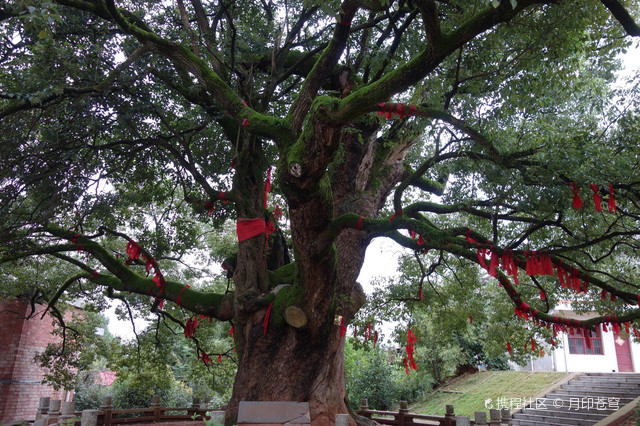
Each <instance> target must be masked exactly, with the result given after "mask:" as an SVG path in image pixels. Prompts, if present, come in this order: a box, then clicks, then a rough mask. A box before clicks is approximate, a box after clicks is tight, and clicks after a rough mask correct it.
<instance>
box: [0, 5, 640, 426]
mask: <svg viewBox="0 0 640 426" xmlns="http://www.w3.org/2000/svg"><path fill="white" fill-rule="evenodd" d="M637 14H638V5H637V3H636V2H631V1H629V2H623V1H621V0H601V1H595V0H589V1H580V2H578V1H567V0H494V1H486V0H477V1H457V0H450V1H440V0H399V1H390V0H361V1H354V0H345V1H343V2H337V1H324V2H314V1H309V0H305V1H290V0H261V1H259V2H258V1H250V0H240V1H228V0H213V1H209V0H189V1H188V2H186V1H184V0H176V1H165V2H156V1H137V2H133V1H128V0H127V1H125V0H122V1H118V2H116V1H114V0H41V1H38V0H18V1H13V2H10V3H7V2H2V3H1V4H0V34H1V37H2V40H3V42H2V44H1V45H0V64H1V69H2V73H1V74H0V120H1V121H0V131H1V134H2V143H1V144H0V154H1V155H0V199H1V204H0V221H1V223H2V225H1V231H0V260H1V261H2V263H1V264H0V265H1V266H0V268H1V269H0V273H2V278H3V279H2V282H3V285H2V287H3V289H2V292H3V295H5V296H8V295H16V294H28V295H30V297H32V298H33V300H41V301H43V302H45V303H46V304H47V305H48V306H49V307H50V308H51V309H54V308H55V306H56V305H57V304H58V302H59V301H61V300H64V298H75V297H83V298H85V299H88V300H90V301H92V302H93V303H95V304H96V306H97V307H101V306H103V304H104V297H107V298H119V299H123V300H127V301H128V303H129V304H130V306H131V307H134V308H137V309H141V310H143V311H146V312H149V311H150V312H152V313H153V314H155V315H158V316H160V317H162V318H163V319H164V320H166V321H170V322H173V323H174V324H177V325H179V326H181V327H183V328H184V335H185V336H186V337H187V338H190V339H192V338H193V337H196V338H197V330H198V325H197V321H200V322H202V321H204V320H206V318H207V317H208V318H210V319H212V320H219V321H229V322H230V324H229V329H230V332H231V333H232V335H233V337H234V342H235V348H227V349H226V350H225V351H220V349H213V350H212V349H207V348H205V347H200V346H198V348H197V349H196V352H197V356H198V357H199V358H200V359H201V360H202V362H203V363H206V364H213V365H215V363H214V361H216V360H215V358H216V356H217V355H220V356H222V355H224V357H225V359H233V360H235V361H236V362H237V363H238V372H237V374H236V379H235V384H234V390H233V396H232V398H231V402H230V404H229V408H228V412H227V413H228V419H227V421H228V422H229V423H230V422H232V421H233V418H234V415H235V414H236V412H237V406H238V402H239V401H241V400H297V401H309V403H310V407H311V415H312V419H313V422H314V423H315V424H319V425H320V424H328V423H330V422H332V421H333V418H334V415H335V414H336V413H344V412H347V410H348V404H347V402H346V394H345V385H344V374H343V373H344V357H343V348H344V330H345V327H346V325H347V324H349V323H350V322H351V321H352V319H353V318H354V315H355V314H356V313H357V312H358V310H359V309H360V307H361V306H362V305H363V303H364V302H365V299H366V297H365V294H364V292H363V291H362V287H361V286H360V284H359V283H357V281H356V280H357V277H358V273H359V271H360V268H361V266H362V262H363V259H364V255H365V251H366V248H367V245H368V244H369V242H370V241H371V240H372V239H373V238H377V237H386V238H389V239H391V240H393V241H395V242H396V243H397V244H399V245H401V246H403V247H406V248H408V249H410V250H413V251H414V252H415V254H416V259H417V260H416V261H417V262H418V263H417V264H416V265H418V266H416V267H417V268H419V270H420V276H421V277H422V278H421V279H419V280H417V281H418V282H415V283H414V285H413V286H412V288H411V290H408V291H406V290H405V294H401V295H397V296H395V297H399V298H413V299H415V300H416V301H417V300H420V299H424V298H425V296H426V297H427V298H428V300H427V301H426V302H428V303H435V302H436V301H438V300H444V301H445V302H446V301H447V299H448V298H450V297H451V296H450V292H449V290H447V286H442V287H440V288H441V290H444V291H441V292H436V291H435V289H436V286H434V292H427V291H426V286H427V285H428V284H433V283H435V282H436V281H438V280H440V282H441V283H442V282H444V281H446V280H449V281H448V282H449V284H450V283H451V282H455V283H456V284H455V285H461V286H464V285H471V286H476V287H477V288H478V291H477V292H476V293H475V294H476V295H477V297H476V296H474V303H476V304H480V305H481V304H486V305H487V306H489V305H490V304H492V303H499V304H505V303H510V304H511V305H512V306H513V307H514V314H513V315H512V316H511V318H507V319H505V321H509V322H510V323H512V324H514V325H515V326H516V327H521V326H522V324H524V322H525V320H529V321H531V323H530V324H532V323H535V324H536V326H537V327H539V328H540V330H548V331H547V332H544V331H541V333H547V334H544V336H546V337H549V336H551V334H552V333H553V332H557V331H559V330H563V329H567V328H572V329H576V330H577V331H578V332H585V331H586V330H589V329H593V328H594V327H598V326H601V324H604V323H608V324H610V325H612V326H613V327H614V328H615V327H623V326H624V328H627V327H628V328H629V332H631V329H632V328H633V327H634V325H638V323H637V322H636V321H637V319H638V318H640V309H638V303H639V302H640V296H639V293H640V290H639V288H640V287H639V284H640V283H639V282H638V280H637V277H636V275H637V273H636V272H637V267H638V260H637V259H638V252H639V250H640V244H639V242H638V234H640V229H639V227H638V218H639V215H640V192H639V190H640V182H638V180H637V179H636V176H635V171H636V170H638V166H639V164H638V161H639V158H638V154H640V152H639V151H638V149H639V148H638V146H639V144H638V135H639V130H640V120H639V115H638V112H639V111H638V100H639V98H638V80H637V78H633V79H630V80H629V81H627V82H625V84H624V85H622V86H617V87H614V86H613V85H612V83H613V82H614V81H615V78H616V70H617V69H618V68H619V59H618V58H619V54H620V53H621V52H623V51H624V50H625V49H626V48H627V47H628V46H629V44H630V43H631V37H637V36H638V35H640V27H638V25H637V24H636V23H635V20H634V16H637ZM592 199H593V201H592ZM233 222H235V231H236V233H237V237H238V238H237V240H238V241H237V244H236V242H235V241H234V242H233V243H229V242H228V240H225V239H224V238H222V237H221V236H220V235H221V234H222V233H224V232H225V230H226V231H229V228H230V227H231V230H233V225H230V224H233ZM214 263H219V264H222V265H223V267H224V268H225V269H226V272H225V273H226V274H227V276H228V277H229V283H228V285H227V287H226V288H225V289H222V288H219V287H216V286H213V285H212V283H213V282H214V281H215V280H216V270H215V265H214ZM479 267H480V268H484V269H485V270H486V272H485V274H488V275H489V276H491V277H493V278H491V279H482V280H478V279H477V278H478V277H477V274H478V271H479V269H478V268H479ZM452 279H453V280H454V281H451V280H452ZM489 286H492V288H493V290H495V288H494V287H498V286H499V288H500V290H501V291H500V292H498V293H497V294H498V296H496V297H497V299H494V298H487V297H485V296H484V295H485V294H487V293H486V292H483V288H486V287H489ZM491 294H495V291H491ZM391 297H394V296H393V294H392V295H391ZM568 298H569V299H572V300H574V301H575V303H576V306H579V307H580V308H581V309H584V310H592V311H595V312H597V313H598V315H597V316H595V317H593V318H590V319H588V320H569V319H566V318H562V317H558V316H554V315H553V314H551V313H550V312H551V310H552V308H553V307H554V305H555V304H556V303H557V302H558V301H560V300H565V299H568ZM605 299H606V300H605ZM516 317H518V320H517V321H516V320H515V318H516ZM465 318H466V315H465ZM478 320H480V318H478ZM633 330H635V328H633ZM408 336H409V342H408V344H409V345H411V344H412V338H413V337H412V335H411V333H408ZM505 344H507V342H505ZM532 344H533V338H532ZM509 346H510V345H509ZM214 350H216V351H220V353H216V352H214ZM504 350H505V351H506V346H505V347H504ZM354 418H355V416H354Z"/></svg>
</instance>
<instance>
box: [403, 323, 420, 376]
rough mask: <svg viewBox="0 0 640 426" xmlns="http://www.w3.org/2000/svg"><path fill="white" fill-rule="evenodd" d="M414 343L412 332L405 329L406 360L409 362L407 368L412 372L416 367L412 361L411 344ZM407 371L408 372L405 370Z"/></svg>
mask: <svg viewBox="0 0 640 426" xmlns="http://www.w3.org/2000/svg"><path fill="white" fill-rule="evenodd" d="M415 342H416V336H414V335H413V332H412V331H411V329H410V328H409V329H407V347H406V351H407V358H408V361H409V367H411V369H412V370H417V369H418V366H417V365H416V361H415V360H414V359H413V350H414V347H413V344H414V343H415ZM407 371H408V370H407Z"/></svg>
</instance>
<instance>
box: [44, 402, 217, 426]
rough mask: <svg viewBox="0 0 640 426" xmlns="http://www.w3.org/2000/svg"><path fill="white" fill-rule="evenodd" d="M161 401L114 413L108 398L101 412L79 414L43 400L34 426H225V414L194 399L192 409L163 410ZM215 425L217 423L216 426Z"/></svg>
mask: <svg viewBox="0 0 640 426" xmlns="http://www.w3.org/2000/svg"><path fill="white" fill-rule="evenodd" d="M159 401H160V399H159V397H157V396H154V397H153V399H152V402H151V406H150V407H148V408H133V409H127V410H114V409H113V406H112V405H111V397H106V398H105V399H104V401H103V402H102V405H101V406H100V408H99V409H98V410H84V411H81V412H79V411H75V403H74V402H62V403H61V401H60V400H51V399H50V398H40V406H39V407H38V413H37V414H36V421H35V422H34V423H33V425H32V426H49V425H59V426H98V425H104V426H110V425H120V424H145V423H147V424H151V423H155V424H157V423H171V424H172V425H176V424H177V423H180V422H188V423H189V424H190V425H194V424H198V423H200V424H203V422H204V421H206V420H213V421H214V422H216V423H219V424H224V412H223V411H211V410H208V409H206V408H204V407H202V406H201V405H200V400H199V399H198V398H194V399H193V403H192V404H191V406H190V407H161V406H160V402H159ZM214 424H215V423H214Z"/></svg>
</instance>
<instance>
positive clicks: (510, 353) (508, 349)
mask: <svg viewBox="0 0 640 426" xmlns="http://www.w3.org/2000/svg"><path fill="white" fill-rule="evenodd" d="M507 351H509V355H513V352H512V351H511V343H509V342H507Z"/></svg>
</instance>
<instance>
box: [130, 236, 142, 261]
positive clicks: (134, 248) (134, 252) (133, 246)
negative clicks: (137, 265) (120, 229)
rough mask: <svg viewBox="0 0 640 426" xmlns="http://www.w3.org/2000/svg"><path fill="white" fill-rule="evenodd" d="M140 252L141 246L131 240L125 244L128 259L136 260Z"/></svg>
mask: <svg viewBox="0 0 640 426" xmlns="http://www.w3.org/2000/svg"><path fill="white" fill-rule="evenodd" d="M141 254H142V247H140V245H139V244H138V243H136V242H135V241H133V240H129V243H128V244H127V255H128V256H129V261H132V260H138V258H139V257H140V255H141Z"/></svg>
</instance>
